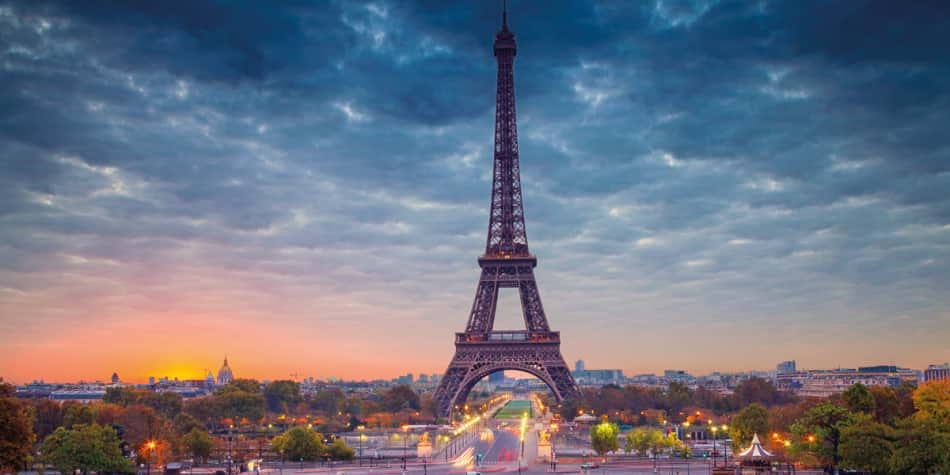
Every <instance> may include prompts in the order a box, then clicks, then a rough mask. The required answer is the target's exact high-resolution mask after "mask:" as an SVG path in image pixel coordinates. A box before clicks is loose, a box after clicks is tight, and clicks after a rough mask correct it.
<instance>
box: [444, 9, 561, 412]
mask: <svg viewBox="0 0 950 475" xmlns="http://www.w3.org/2000/svg"><path fill="white" fill-rule="evenodd" d="M516 49H517V48H516V46H515V35H514V33H512V32H511V31H510V30H509V29H508V12H507V9H504V10H503V12H502V24H501V30H499V31H498V33H497V34H496V35H495V44H494V51H495V58H496V60H497V62H498V86H497V87H498V89H497V96H496V104H495V149H494V174H493V179H492V197H491V213H490V215H489V222H488V240H487V242H486V244H485V254H484V255H483V256H481V257H479V258H478V265H479V267H481V269H482V275H481V278H480V279H479V281H478V288H477V289H476V291H475V302H474V303H473V304H472V310H471V313H470V314H469V317H468V324H467V325H466V326H465V331H464V332H462V333H456V334H455V357H454V358H452V362H451V363H449V367H448V369H447V370H446V371H445V376H443V378H442V381H441V382H440V383H439V388H438V390H436V394H435V399H436V400H437V401H438V405H439V414H440V415H442V416H448V415H449V414H450V413H451V412H452V410H453V409H454V408H455V407H456V405H460V404H462V403H464V401H465V399H466V398H467V397H468V393H469V391H471V389H472V387H473V386H475V384H476V383H477V382H478V381H479V380H481V379H482V378H484V377H485V376H487V375H489V374H491V373H494V372H496V371H503V370H518V371H524V372H527V373H530V374H532V375H534V376H536V377H538V378H539V379H541V380H542V381H544V382H545V383H546V384H547V385H548V387H550V388H551V391H552V392H553V393H554V396H555V397H556V398H557V399H558V400H559V401H560V400H562V399H565V398H571V397H574V396H576V395H577V384H576V383H575V382H574V377H573V376H572V375H571V372H570V370H569V369H568V367H567V365H566V364H565V363H564V358H563V357H562V356H561V336H560V333H558V332H555V331H551V329H550V328H549V327H548V320H547V317H545V315H544V306H543V305H542V304H541V296H540V294H539V293H538V286H537V283H536V282H535V280H534V267H535V266H536V265H537V263H538V260H537V258H535V256H533V255H531V253H530V252H529V251H528V235H527V231H526V229H525V222H524V205H523V202H522V193H521V170H520V167H519V164H518V127H517V121H516V119H515V81H514V71H513V66H514V60H515V52H516ZM505 287H509V288H517V289H518V292H519V294H520V296H521V310H522V313H523V315H524V322H525V330H516V331H495V330H494V323H495V307H496V306H497V304H498V291H499V289H501V288H505Z"/></svg>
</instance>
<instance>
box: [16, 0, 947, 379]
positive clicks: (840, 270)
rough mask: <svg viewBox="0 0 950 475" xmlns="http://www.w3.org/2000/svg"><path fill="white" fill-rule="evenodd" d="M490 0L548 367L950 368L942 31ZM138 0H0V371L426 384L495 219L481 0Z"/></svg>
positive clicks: (747, 10)
mask: <svg viewBox="0 0 950 475" xmlns="http://www.w3.org/2000/svg"><path fill="white" fill-rule="evenodd" d="M511 3H512V4H511V5H510V9H511V15H510V17H509V18H510V20H509V21H510V24H511V27H512V30H514V32H515V33H516V34H517V35H518V44H519V48H520V49H519V52H521V53H524V54H523V59H522V55H519V57H518V58H519V59H518V61H519V66H518V69H517V72H516V74H515V83H516V87H517V90H518V97H519V103H518V106H519V110H518V114H519V119H520V122H521V123H520V131H519V132H520V137H521V143H520V147H521V160H522V163H524V172H523V175H522V181H523V186H524V189H525V213H526V216H527V220H528V225H527V229H528V231H527V232H528V234H529V235H530V239H531V242H532V251H533V253H534V254H536V255H537V256H538V257H539V260H540V262H541V265H540V266H539V267H538V269H537V270H536V274H537V280H538V281H539V288H540V289H541V293H542V294H543V298H544V301H545V304H546V305H545V310H546V312H547V314H548V315H549V316H550V318H551V319H552V320H553V321H554V322H556V327H557V329H558V330H560V331H561V334H562V335H563V337H562V352H563V354H564V356H565V358H566V359H567V360H568V361H574V360H576V359H578V357H579V356H580V355H584V356H586V357H584V358H583V359H585V361H588V363H589V365H590V366H591V367H604V368H606V367H617V368H621V369H624V371H626V372H628V373H629V374H638V373H658V372H661V371H663V370H664V369H670V368H677V369H687V370H692V371H695V372H696V373H700V374H705V373H709V372H712V371H716V370H719V371H723V372H728V371H746V370H749V369H751V368H750V367H759V368H772V367H774V364H775V363H777V362H779V361H782V360H785V359H789V358H793V359H796V360H798V361H799V365H800V366H801V367H806V368H832V367H835V366H844V367H847V366H852V363H853V366H860V364H858V362H867V364H882V363H893V364H897V365H900V366H906V367H910V368H916V369H922V368H925V367H926V366H927V365H929V364H933V363H940V362H943V361H947V360H948V359H950V347H948V346H947V345H946V341H948V340H950V311H948V309H950V293H948V292H947V289H948V288H950V266H948V265H947V264H950V211H948V210H950V194H948V193H947V192H946V190H947V189H950V181H948V180H950V159H948V155H947V150H950V147H948V145H950V142H948V138H946V137H945V134H943V133H942V129H943V128H944V124H945V123H946V122H947V119H948V118H950V117H948V116H950V107H947V105H948V104H950V84H948V82H950V79H948V78H950V74H948V72H950V65H948V61H947V57H946V52H945V50H944V49H943V48H942V47H941V46H939V45H940V44H941V41H936V40H939V38H941V37H944V38H945V37H946V36H947V35H948V33H947V31H950V28H943V27H944V26H947V25H941V23H940V21H943V22H945V23H946V22H947V21H948V20H946V19H945V17H941V16H940V15H934V12H931V11H930V10H928V7H927V6H924V5H911V6H901V7H900V9H899V10H900V11H899V14H897V12H894V11H891V10H889V8H897V7H889V6H888V4H887V3H886V2H885V3H880V4H879V3H875V2H868V3H865V4H862V6H860V7H856V8H851V7H847V6H843V5H823V6H822V7H821V11H822V12H823V16H822V17H820V18H819V17H818V16H816V15H813V14H811V12H813V11H814V10H815V9H817V8H818V7H817V6H816V5H811V4H809V3H808V2H795V3H794V4H789V3H769V2H765V3H756V4H751V3H750V4H741V3H724V2H723V3H720V2H716V1H708V2H703V1H698V2H655V3H634V4H622V3H616V4H611V5H609V6H604V5H600V6H593V5H589V4H587V3H584V2H573V3H565V4H562V5H557V6H554V7H551V6H550V5H547V4H546V3H544V2H531V1H524V2H511ZM141 8H142V6H141V5H125V4H118V5H111V4H98V3H95V2H93V3H89V4H83V5H78V4H74V3H72V2H56V1H49V2H33V3H26V2H24V3H20V2H12V3H9V4H3V5H0V44H2V45H4V46H5V48H3V52H2V53H0V56H2V57H3V60H4V61H2V62H0V70H2V71H3V72H4V74H3V75H0V85H2V86H3V87H2V89H0V90H2V91H4V92H3V93H0V99H2V100H3V101H4V102H5V103H6V104H7V107H5V108H4V112H2V113H0V114H2V115H0V118H2V123H4V124H5V127H3V128H2V131H0V151H2V152H0V157H2V158H0V160H2V164H3V167H2V170H0V190H2V191H0V198H2V200H0V206H2V209H0V223H2V232H0V314H2V315H3V317H2V318H0V335H2V336H0V376H2V377H4V378H5V379H6V380H10V381H14V382H28V381H30V380H32V379H39V378H43V379H46V380H77V379H83V378H89V377H93V378H94V379H103V380H104V379H106V375H108V374H111V373H112V371H117V372H118V373H119V374H120V375H125V374H129V375H133V374H141V375H143V376H142V377H143V378H147V377H148V375H153V376H165V375H168V376H173V377H174V376H178V374H176V373H182V374H184V373H185V372H188V374H193V373H192V371H199V372H201V376H200V377H202V378H203V375H204V371H205V370H206V369H212V370H215V368H216V365H214V366H211V367H210V368H199V366H200V363H197V362H200V361H208V362H217V363H215V364H218V363H219V362H220V358H221V357H222V356H223V355H224V354H225V353H226V354H227V355H228V356H230V357H231V358H232V361H240V362H241V363H237V364H236V365H235V373H236V375H238V377H243V375H247V376H250V377H258V378H262V379H264V378H267V376H268V375H274V376H273V377H272V378H267V379H283V378H287V377H289V375H290V374H292V373H297V374H301V375H303V374H318V373H319V374H333V375H337V376H338V377H341V378H344V379H376V378H378V377H379V378H382V377H387V378H388V377H390V376H392V375H396V374H402V373H405V372H406V371H407V370H406V368H416V369H422V370H423V371H425V372H426V373H429V374H432V373H440V372H441V370H442V369H443V368H444V366H442V365H444V364H445V361H447V360H448V359H449V358H450V357H451V354H452V335H453V334H454V332H456V331H461V330H462V329H463V328H462V327H463V325H464V320H465V317H466V315H467V313H468V310H469V306H470V304H471V298H472V289H471V283H472V281H473V279H475V278H476V277H477V272H476V271H475V270H474V267H473V264H474V262H475V258H476V256H477V255H478V254H479V253H480V251H481V249H482V247H483V244H484V235H485V228H486V226H487V221H488V215H487V209H488V201H489V200H488V198H487V196H488V193H489V191H490V188H489V187H490V183H491V176H490V173H489V170H490V163H491V130H492V121H493V119H494V114H493V107H494V102H493V100H492V98H493V96H494V90H493V87H494V61H493V60H492V58H491V56H490V49H491V42H490V38H491V37H492V35H493V34H494V32H495V30H496V28H497V25H498V9H497V5H494V4H493V3H492V2H472V3H471V4H455V5H451V6H443V5H440V6H438V7H434V6H432V5H429V4H427V3H425V2H374V3H365V4H356V3H347V2H339V3H327V4H323V5H318V6H314V7H312V8H306V9H304V8H302V9H286V10H285V9H279V8H274V9H258V8H257V7H253V6H244V7H235V8H228V9H224V8H222V9H215V8H214V7H207V8H202V7H200V6H188V5H168V6H167V7H165V8H145V9H144V10H143V9H141ZM843 18H846V19H847V20H848V22H850V24H851V28H850V29H849V31H848V32H841V31H839V29H838V28H836V23H835V21H843V20H842V19H843ZM935 18H936V19H941V20H936V19H935ZM539 19H541V20H543V21H539ZM917 20H927V21H919V22H918V21H917ZM895 22H897V23H901V22H904V24H906V25H918V24H919V25H921V26H919V27H916V26H915V28H913V29H912V33H907V34H898V33H896V31H897V30H896V29H893V28H889V26H892V25H893V24H894V23H895ZM722 25H729V27H728V28H723V27H722ZM848 35H853V37H851V36H848ZM856 38H861V39H862V40H860V41H859V40H857V39H856ZM945 39H946V38H945ZM843 40H850V41H843ZM895 47H896V48H897V49H898V50H899V52H898V51H895V49H894V48H895ZM907 51H913V54H903V53H906V52H907ZM80 53H81V54H80ZM509 290H510V289H509ZM519 319H520V308H519V305H518V303H517V300H516V298H515V294H514V293H511V292H509V293H508V294H502V298H501V300H500V309H499V314H498V322H497V323H498V325H497V327H498V328H499V329H509V328H510V329H517V328H521V327H522V326H523V325H522V324H521V322H520V320H519ZM280 374H286V375H287V376H284V377H281V376H280ZM91 375H96V376H91ZM386 375H389V376H386Z"/></svg>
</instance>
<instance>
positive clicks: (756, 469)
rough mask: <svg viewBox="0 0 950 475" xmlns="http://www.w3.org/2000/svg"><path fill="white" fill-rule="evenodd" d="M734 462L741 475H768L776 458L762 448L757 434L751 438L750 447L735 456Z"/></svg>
mask: <svg viewBox="0 0 950 475" xmlns="http://www.w3.org/2000/svg"><path fill="white" fill-rule="evenodd" d="M736 460H738V462H739V470H741V472H742V474H743V475H745V474H754V473H768V472H772V471H773V470H772V464H773V462H775V461H776V456H775V454H773V453H772V452H769V451H768V450H765V448H764V447H762V442H761V441H760V440H759V434H755V435H753V436H752V445H750V446H749V447H748V448H746V449H745V450H743V451H741V452H739V453H738V454H736Z"/></svg>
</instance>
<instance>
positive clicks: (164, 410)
mask: <svg viewBox="0 0 950 475" xmlns="http://www.w3.org/2000/svg"><path fill="white" fill-rule="evenodd" d="M138 403H139V404H144V405H146V406H148V407H151V408H152V409H155V412H157V413H159V414H161V415H162V416H164V417H167V418H169V419H174V418H175V416H177V415H178V414H180V413H181V410H182V405H183V404H182V397H181V394H178V393H173V392H162V393H156V392H151V391H142V393H141V395H140V396H139V399H138Z"/></svg>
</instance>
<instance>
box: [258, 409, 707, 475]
mask: <svg viewBox="0 0 950 475" xmlns="http://www.w3.org/2000/svg"><path fill="white" fill-rule="evenodd" d="M537 413H538V412H537V411H536V412H535V414H537ZM536 424H537V425H541V426H542V427H543V424H541V421H540V420H529V421H528V423H527V430H526V431H525V437H524V444H523V447H522V440H521V419H490V420H488V421H487V422H486V423H485V424H484V425H483V426H482V428H480V429H474V430H478V431H479V433H478V436H476V437H472V440H473V442H472V444H471V445H470V446H469V447H468V448H466V449H464V450H462V451H461V453H460V455H459V456H458V457H457V458H456V459H454V460H450V461H449V462H444V461H443V462H436V463H426V464H423V463H409V464H408V466H407V467H406V470H403V469H402V467H401V465H400V464H399V463H395V462H394V463H391V465H390V466H389V467H373V468H368V467H359V466H350V465H347V466H343V467H333V468H304V469H299V468H291V467H289V466H285V467H284V469H283V473H285V474H286V475H292V474H342V475H370V474H402V473H406V474H413V475H417V474H423V475H428V474H433V475H435V474H465V473H471V472H480V473H526V474H542V473H552V472H554V471H555V470H554V468H553V467H552V466H551V464H549V463H546V462H541V463H539V462H537V461H536V459H537V453H538V452H537V442H538V439H537V432H536V430H535V427H536ZM522 450H523V451H524V453H523V457H522ZM264 472H268V474H270V475H277V473H278V472H279V470H278V469H273V468H271V467H267V468H266V469H265V470H264ZM556 472H557V473H580V474H588V475H596V474H607V473H630V474H636V473H641V474H648V473H649V474H652V473H660V474H671V475H672V474H677V475H685V474H697V475H703V474H705V475H708V474H709V473H710V467H709V464H708V463H706V462H704V461H691V462H690V463H689V464H686V463H683V462H680V461H676V462H670V461H660V462H659V463H658V464H657V472H654V466H653V462H652V461H647V460H638V461H623V462H617V463H611V464H605V465H603V466H601V467H598V468H596V469H590V470H582V469H581V468H580V462H579V461H575V462H573V463H558V464H557V466H556Z"/></svg>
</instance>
